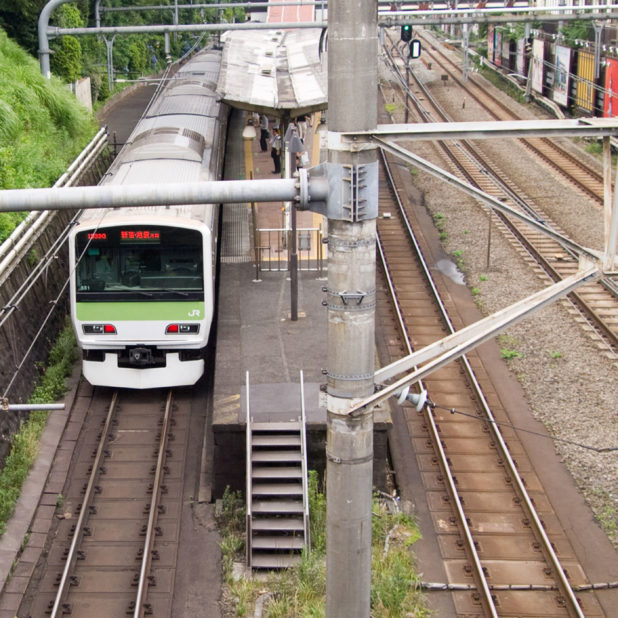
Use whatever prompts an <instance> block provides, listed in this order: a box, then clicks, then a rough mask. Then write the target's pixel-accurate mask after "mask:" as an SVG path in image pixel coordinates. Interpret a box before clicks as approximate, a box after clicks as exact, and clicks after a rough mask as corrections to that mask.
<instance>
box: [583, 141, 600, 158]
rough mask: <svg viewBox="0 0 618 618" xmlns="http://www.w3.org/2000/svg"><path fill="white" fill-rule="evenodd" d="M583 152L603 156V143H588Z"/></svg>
mask: <svg viewBox="0 0 618 618" xmlns="http://www.w3.org/2000/svg"><path fill="white" fill-rule="evenodd" d="M584 150H585V151H586V152H587V153H589V154H593V155H602V154H603V142H601V141H600V140H598V141H596V140H593V141H590V142H588V143H587V144H586V146H585V147H584Z"/></svg>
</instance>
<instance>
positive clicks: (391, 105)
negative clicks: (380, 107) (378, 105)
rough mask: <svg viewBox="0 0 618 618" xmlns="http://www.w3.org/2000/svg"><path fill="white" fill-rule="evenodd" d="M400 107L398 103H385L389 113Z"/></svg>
mask: <svg viewBox="0 0 618 618" xmlns="http://www.w3.org/2000/svg"><path fill="white" fill-rule="evenodd" d="M398 108H399V105H398V104H397V103H385V104H384V109H385V110H386V113H387V114H391V115H392V114H393V112H395V111H396V110H397V109H398Z"/></svg>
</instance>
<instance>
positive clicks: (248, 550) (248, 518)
mask: <svg viewBox="0 0 618 618" xmlns="http://www.w3.org/2000/svg"><path fill="white" fill-rule="evenodd" d="M245 375H246V383H245V389H246V391H245V395H246V398H247V406H246V407H247V410H246V412H247V432H246V440H247V448H246V450H247V455H246V460H247V461H246V466H247V472H246V476H247V479H246V483H247V498H246V503H247V514H246V522H247V543H246V554H247V567H248V568H251V537H252V522H251V494H252V492H253V487H252V486H251V410H250V406H249V372H248V371H247V372H246V374H245Z"/></svg>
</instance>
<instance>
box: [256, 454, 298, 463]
mask: <svg viewBox="0 0 618 618" xmlns="http://www.w3.org/2000/svg"><path fill="white" fill-rule="evenodd" d="M251 461H254V462H267V461H272V462H275V461H289V462H292V461H302V455H301V454H300V452H299V451H255V452H253V453H252V454H251Z"/></svg>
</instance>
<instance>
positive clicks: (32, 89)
mask: <svg viewBox="0 0 618 618" xmlns="http://www.w3.org/2000/svg"><path fill="white" fill-rule="evenodd" d="M95 131H96V126H95V124H94V122H93V119H92V117H91V115H90V114H89V112H88V111H87V110H86V109H85V108H83V107H82V106H81V105H80V104H79V103H78V102H77V101H76V100H75V97H74V96H73V95H72V94H71V93H70V92H69V91H68V90H67V88H66V87H65V86H64V85H63V84H62V83H61V82H60V81H59V80H56V79H52V80H51V81H50V80H46V79H45V78H44V77H43V76H42V75H41V72H40V69H39V65H38V63H37V62H36V61H35V60H34V59H33V58H31V57H30V56H28V54H27V53H26V52H25V51H24V50H22V49H20V48H19V46H17V45H16V44H15V43H13V42H12V41H10V40H9V39H8V37H7V36H6V34H5V33H4V32H3V31H2V30H0V189H21V188H27V187H44V186H50V185H52V184H53V183H54V182H55V180H56V179H57V178H58V177H59V176H60V175H61V174H62V173H63V172H64V170H65V169H66V168H67V165H68V164H69V163H70V162H71V161H72V160H73V159H74V158H75V156H76V155H77V154H78V153H79V151H80V150H81V149H82V148H83V146H85V145H86V143H87V142H88V140H89V139H90V138H91V136H92V135H94V133H95ZM3 228H5V224H4V223H0V230H1V229H3ZM0 234H2V232H1V231H0Z"/></svg>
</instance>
